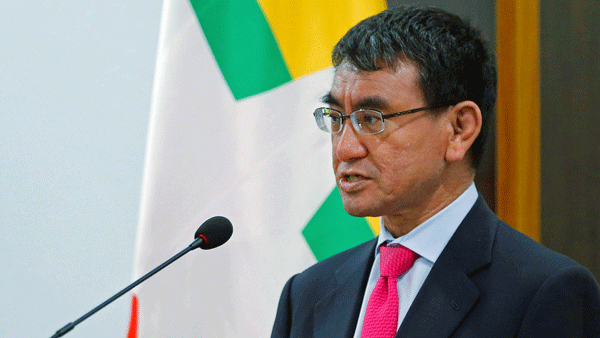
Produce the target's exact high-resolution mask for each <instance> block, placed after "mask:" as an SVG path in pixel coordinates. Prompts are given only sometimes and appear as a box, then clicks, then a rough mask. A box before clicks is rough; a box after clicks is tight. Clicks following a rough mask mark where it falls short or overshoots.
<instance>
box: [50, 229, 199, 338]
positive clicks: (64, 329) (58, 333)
mask: <svg viewBox="0 0 600 338" xmlns="http://www.w3.org/2000/svg"><path fill="white" fill-rule="evenodd" d="M204 241H206V238H205V237H204V236H203V235H199V237H198V238H196V239H195V240H194V241H193V242H192V244H190V245H189V246H188V247H187V248H185V249H183V250H182V251H181V252H180V253H178V254H176V255H175V256H173V257H171V258H170V259H169V260H168V261H166V262H164V263H162V264H161V265H159V266H158V267H156V268H155V269H154V270H152V271H150V272H148V273H147V274H145V275H144V276H142V277H141V278H139V279H138V280H136V281H135V282H133V283H131V284H130V285H129V286H128V287H126V288H124V289H123V290H121V291H119V292H118V293H117V294H116V295H114V296H112V297H110V298H109V299H108V300H106V301H105V302H104V303H102V304H100V305H98V306H96V307H95V308H94V309H92V310H91V311H90V312H88V313H86V314H84V315H83V316H81V317H80V318H79V319H77V320H76V321H74V322H72V323H69V324H67V325H65V326H63V327H62V328H61V329H60V330H58V331H56V333H55V334H54V335H53V336H52V337H50V338H58V337H62V336H63V335H65V334H66V333H67V332H69V331H71V330H72V329H73V328H74V327H75V326H76V325H77V324H79V323H81V322H83V321H84V320H86V319H87V318H88V317H90V316H91V315H93V314H94V313H96V312H98V311H100V310H101V309H102V308H104V307H105V306H107V305H108V304H110V303H112V302H113V301H115V300H116V299H117V298H119V297H121V296H122V295H124V294H125V293H127V291H129V290H131V289H133V288H134V287H136V286H137V285H138V284H140V283H141V282H143V281H145V280H146V279H148V278H150V277H152V276H153V275H154V274H155V273H157V272H159V271H160V270H162V269H164V268H165V267H166V266H167V265H169V264H171V263H173V262H175V261H176V260H178V259H179V258H181V256H183V255H185V254H186V253H188V252H190V251H192V250H194V249H197V248H199V247H200V245H201V244H202V243H203V242H204Z"/></svg>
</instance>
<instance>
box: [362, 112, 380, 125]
mask: <svg viewBox="0 0 600 338" xmlns="http://www.w3.org/2000/svg"><path fill="white" fill-rule="evenodd" d="M362 120H363V122H364V123H368V124H373V123H377V121H379V118H378V117H377V116H376V115H373V114H365V115H363V117H362Z"/></svg>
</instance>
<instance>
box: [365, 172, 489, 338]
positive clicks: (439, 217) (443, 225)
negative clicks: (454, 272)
mask: <svg viewBox="0 0 600 338" xmlns="http://www.w3.org/2000/svg"><path fill="white" fill-rule="evenodd" d="M477 197H478V193H477V189H476V188H475V184H474V183H471V185H470V186H469V188H468V189H467V190H465V191H464V192H463V193H462V194H461V195H460V196H459V197H458V198H457V199H455V200H454V201H453V202H452V203H450V204H449V205H448V206H447V207H445V208H444V209H442V210H440V211H439V212H438V213H437V214H435V215H433V216H432V217H431V218H429V219H428V220H426V221H425V222H423V223H421V224H420V225H419V226H417V227H416V228H414V229H413V230H411V231H410V232H409V233H407V234H406V235H404V236H401V237H398V238H394V237H393V236H392V235H391V234H390V233H389V232H388V231H387V229H385V227H384V226H383V222H382V223H381V225H380V227H381V230H380V232H379V238H378V240H377V246H376V247H375V261H374V262H373V266H372V267H371V274H370V275H369V281H368V282H367V288H366V289H365V296H364V298H363V301H362V306H361V308H360V316H359V317H358V323H357V325H356V330H355V331H354V338H360V334H361V331H362V326H363V321H364V319H365V312H366V310H367V303H368V302H369V297H370V296H371V292H373V289H374V288H375V284H376V283H377V280H378V279H379V262H380V260H379V247H380V246H381V245H382V244H384V243H386V242H387V243H388V244H400V245H402V246H405V247H407V248H409V249H410V250H412V251H414V252H415V253H417V254H418V255H419V256H420V257H419V258H417V260H416V261H415V263H414V264H413V266H412V267H411V268H410V269H409V270H408V271H407V272H406V273H404V274H403V275H401V276H400V277H398V281H397V285H398V299H399V301H400V304H399V307H398V328H399V327H400V324H402V320H404V317H405V316H406V313H407V312H408V309H409V308H410V305H411V304H412V302H413V300H414V299H415V297H416V296H417V293H418V292H419V290H420V289H421V286H422V285H423V282H424V281H425V279H426V278H427V275H428V274H429V271H431V268H432V267H433V265H434V264H435V262H436V260H437V259H438V257H439V256H440V254H441V253H442V250H444V248H445V247H446V244H448V242H449V241H450V238H451V237H452V235H454V232H456V229H457V228H458V226H459V225H460V223H461V222H462V221H463V219H464V218H465V217H466V216H467V214H468V213H469V210H471V208H472V207H473V205H474V204H475V201H477Z"/></svg>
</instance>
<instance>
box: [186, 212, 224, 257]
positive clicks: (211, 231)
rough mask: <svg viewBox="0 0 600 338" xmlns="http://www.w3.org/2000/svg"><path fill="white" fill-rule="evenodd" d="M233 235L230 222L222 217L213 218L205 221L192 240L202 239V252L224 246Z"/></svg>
mask: <svg viewBox="0 0 600 338" xmlns="http://www.w3.org/2000/svg"><path fill="white" fill-rule="evenodd" d="M231 234H233V226H232V225H231V222H230V221H229V220H228V219H227V218H225V217H223V216H215V217H211V218H209V219H207V220H206V221H205V222H204V223H202V225H201V226H200V227H199V228H198V230H196V233H195V234H194V238H199V237H202V238H203V239H204V242H202V243H201V244H200V247H201V248H202V249H204V250H207V249H212V248H216V247H218V246H221V245H223V244H225V242H227V241H228V240H229V238H231Z"/></svg>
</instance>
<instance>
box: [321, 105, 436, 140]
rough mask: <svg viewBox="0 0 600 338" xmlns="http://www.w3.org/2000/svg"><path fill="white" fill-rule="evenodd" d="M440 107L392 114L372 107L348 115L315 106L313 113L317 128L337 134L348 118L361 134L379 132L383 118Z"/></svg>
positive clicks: (382, 126) (382, 127)
mask: <svg viewBox="0 0 600 338" xmlns="http://www.w3.org/2000/svg"><path fill="white" fill-rule="evenodd" d="M443 107H444V106H442V107H421V108H415V109H411V110H405V111H401V112H398V113H393V114H383V113H382V112H380V111H377V110H373V109H359V110H355V111H353V112H352V113H350V115H344V114H342V113H341V112H339V111H337V110H335V109H333V108H325V107H321V108H317V109H316V110H315V112H314V113H313V115H314V116H315V120H316V121H317V125H318V126H319V129H321V130H323V131H325V132H328V133H331V134H337V133H339V132H340V131H342V128H344V119H347V118H350V120H351V121H352V126H354V130H356V131H357V132H358V133H360V134H363V135H373V134H379V133H381V132H382V131H383V129H384V128H385V119H387V118H390V117H396V116H401V115H407V114H412V113H416V112H420V111H423V110H432V109H439V108H443Z"/></svg>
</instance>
